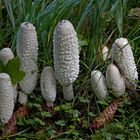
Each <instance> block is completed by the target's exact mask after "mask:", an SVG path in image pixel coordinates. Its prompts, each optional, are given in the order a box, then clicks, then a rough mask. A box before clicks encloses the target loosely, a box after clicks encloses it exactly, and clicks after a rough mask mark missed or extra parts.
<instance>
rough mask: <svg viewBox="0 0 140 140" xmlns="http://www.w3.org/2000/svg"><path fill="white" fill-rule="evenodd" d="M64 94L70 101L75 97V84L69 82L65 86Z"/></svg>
mask: <svg viewBox="0 0 140 140" xmlns="http://www.w3.org/2000/svg"><path fill="white" fill-rule="evenodd" d="M63 95H64V99H65V100H66V101H70V100H72V99H73V98H74V92H73V84H69V85H68V86H63Z"/></svg>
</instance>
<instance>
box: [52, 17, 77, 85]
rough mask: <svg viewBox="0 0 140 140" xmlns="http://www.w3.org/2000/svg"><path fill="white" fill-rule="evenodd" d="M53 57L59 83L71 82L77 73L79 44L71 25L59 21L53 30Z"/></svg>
mask: <svg viewBox="0 0 140 140" xmlns="http://www.w3.org/2000/svg"><path fill="white" fill-rule="evenodd" d="M53 46H54V47H53V57H54V69H55V73H56V78H57V79H58V81H59V82H60V83H61V85H65V86H67V85H69V84H71V83H73V82H74V81H75V80H76V78H77V77H78V74H79V45H78V39H77V34H76V32H75V30H74V27H73V25H72V24H71V23H70V22H69V21H67V20H62V21H60V22H59V23H58V24H57V26H56V28H55V31H54V39H53Z"/></svg>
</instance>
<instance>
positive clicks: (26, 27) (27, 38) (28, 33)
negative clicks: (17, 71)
mask: <svg viewBox="0 0 140 140" xmlns="http://www.w3.org/2000/svg"><path fill="white" fill-rule="evenodd" d="M16 48H17V55H18V57H19V59H20V62H21V70H23V71H24V72H25V73H26V75H25V77H24V78H23V80H21V81H20V82H19V86H20V88H21V89H22V91H23V92H24V93H27V94H30V93H31V92H32V91H33V90H34V89H35V87H36V84H37V73H38V67H37V58H38V41H37V35H36V30H35V27H34V26H33V25H32V24H31V23H29V22H24V23H22V24H21V26H20V29H19V31H18V33H17V46H16Z"/></svg>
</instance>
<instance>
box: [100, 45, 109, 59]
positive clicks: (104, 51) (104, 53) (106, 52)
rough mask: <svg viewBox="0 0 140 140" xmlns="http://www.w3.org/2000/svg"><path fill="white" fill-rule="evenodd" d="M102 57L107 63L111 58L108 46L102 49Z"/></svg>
mask: <svg viewBox="0 0 140 140" xmlns="http://www.w3.org/2000/svg"><path fill="white" fill-rule="evenodd" d="M102 57H103V60H104V61H106V60H107V59H109V58H110V54H109V49H108V47H107V46H104V47H103V48H102Z"/></svg>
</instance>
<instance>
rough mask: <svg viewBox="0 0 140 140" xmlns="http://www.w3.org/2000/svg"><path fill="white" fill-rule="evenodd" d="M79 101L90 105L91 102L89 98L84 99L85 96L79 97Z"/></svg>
mask: <svg viewBox="0 0 140 140" xmlns="http://www.w3.org/2000/svg"><path fill="white" fill-rule="evenodd" d="M78 99H79V101H80V102H82V103H89V100H88V99H87V98H84V97H83V96H79V97H78Z"/></svg>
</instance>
